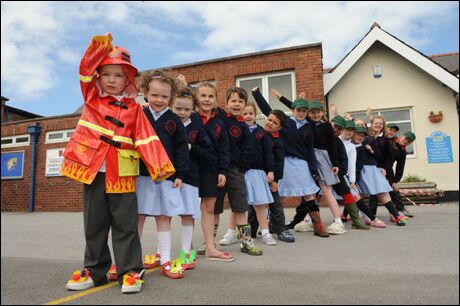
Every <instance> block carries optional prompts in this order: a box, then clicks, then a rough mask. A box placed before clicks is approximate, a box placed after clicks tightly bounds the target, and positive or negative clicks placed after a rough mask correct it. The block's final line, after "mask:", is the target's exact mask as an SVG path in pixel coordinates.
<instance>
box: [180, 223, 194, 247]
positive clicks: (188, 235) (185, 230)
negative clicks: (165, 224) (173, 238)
mask: <svg viewBox="0 0 460 306" xmlns="http://www.w3.org/2000/svg"><path fill="white" fill-rule="evenodd" d="M192 239H193V226H192V225H182V250H184V252H185V253H186V254H188V253H190V248H191V246H192Z"/></svg>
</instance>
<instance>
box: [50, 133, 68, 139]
mask: <svg viewBox="0 0 460 306" xmlns="http://www.w3.org/2000/svg"><path fill="white" fill-rule="evenodd" d="M63 138H64V133H62V132H61V133H50V134H49V135H48V139H49V140H55V139H63Z"/></svg>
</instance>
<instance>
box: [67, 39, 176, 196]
mask: <svg viewBox="0 0 460 306" xmlns="http://www.w3.org/2000/svg"><path fill="white" fill-rule="evenodd" d="M115 48H117V47H115ZM111 51H114V48H113V47H112V43H111V38H110V37H109V36H95V37H93V39H92V41H91V43H90V45H89V46H88V48H87V50H86V53H85V55H84V56H83V58H82V60H81V63H80V85H81V89H82V93H83V98H84V102H85V105H84V109H83V113H82V115H81V117H80V120H79V121H78V124H77V127H76V129H75V132H74V133H73V135H72V137H71V139H70V141H69V143H68V144H67V147H66V150H65V152H64V162H63V164H62V167H61V169H60V171H61V173H62V174H63V175H65V176H67V177H70V178H72V179H75V180H77V181H79V182H83V183H85V184H91V183H92V182H93V180H94V178H95V176H96V174H97V173H98V171H99V169H100V168H101V165H102V163H103V162H104V160H105V162H106V192H107V193H127V192H134V191H135V190H136V184H135V183H136V178H135V177H136V176H137V175H139V158H142V160H143V161H144V162H145V165H146V166H147V169H148V171H149V173H150V176H151V178H152V179H153V180H163V179H166V178H168V177H169V176H171V175H172V174H173V173H174V171H175V169H174V166H173V165H172V163H171V161H170V160H169V158H168V155H167V153H166V152H165V150H164V148H163V145H162V144H161V142H160V140H159V138H158V136H157V135H156V133H155V131H154V130H153V128H152V126H151V125H150V123H149V121H148V120H147V118H146V117H145V115H144V114H143V112H142V108H141V106H140V105H139V104H137V103H136V102H135V101H134V98H135V97H136V95H137V90H135V92H134V90H133V89H135V85H134V75H133V73H132V72H133V69H134V70H136V69H135V68H134V67H133V66H130V62H129V55H126V54H123V56H124V57H123V60H126V58H128V62H129V65H122V66H123V69H124V71H125V73H126V72H128V73H127V75H128V78H129V79H130V82H131V84H130V85H129V86H128V87H127V89H126V90H125V93H124V94H125V95H124V96H123V97H122V98H121V99H120V100H119V101H118V100H117V99H116V98H114V97H113V96H111V95H106V96H103V95H101V93H102V91H101V89H100V87H99V85H98V84H97V72H96V69H97V67H98V66H99V65H100V64H101V63H102V62H103V61H104V59H106V61H104V63H105V62H107V56H108V55H109V52H111ZM115 56H116V55H115ZM127 68H128V69H127ZM129 69H131V71H129ZM136 71H137V70H136ZM133 86H134V87H133ZM128 89H129V90H128ZM127 96H128V97H127ZM160 172H162V173H165V175H164V176H162V177H159V176H158V175H159V173H160Z"/></svg>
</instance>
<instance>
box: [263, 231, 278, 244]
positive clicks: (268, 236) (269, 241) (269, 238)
mask: <svg viewBox="0 0 460 306" xmlns="http://www.w3.org/2000/svg"><path fill="white" fill-rule="evenodd" d="M262 241H263V242H264V243H265V244H266V245H276V240H275V239H273V236H272V235H271V234H265V235H263V236H262Z"/></svg>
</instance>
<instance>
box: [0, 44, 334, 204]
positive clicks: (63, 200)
mask: <svg viewBox="0 0 460 306" xmlns="http://www.w3.org/2000/svg"><path fill="white" fill-rule="evenodd" d="M172 70H173V71H175V72H178V73H182V74H184V75H185V77H186V78H187V80H188V81H189V82H197V81H204V80H215V82H216V86H217V88H218V101H219V104H220V105H223V104H224V99H225V98H224V97H225V93H226V90H227V88H229V87H230V86H234V85H235V84H236V78H237V77H241V76H247V75H254V74H265V73H272V72H277V71H286V70H293V71H295V74H296V78H295V79H296V88H297V92H302V91H305V93H306V98H307V99H308V100H310V99H317V100H320V101H322V102H323V103H324V101H325V100H324V92H323V77H322V73H323V67H322V50H321V45H315V46H312V47H306V48H298V49H293V50H287V51H282V52H275V53H268V54H259V55H254V56H249V57H240V58H233V59H226V60H222V61H213V62H212V63H203V64H192V65H190V66H181V67H176V68H172ZM79 117H80V116H79V115H69V116H60V117H50V118H40V119H34V120H27V121H20V122H14V123H6V124H5V123H4V124H2V129H1V134H2V137H6V136H14V135H19V134H27V126H29V125H32V124H34V123H35V122H38V123H39V124H40V126H41V132H40V137H39V140H38V150H37V157H36V161H37V162H36V177H35V178H36V186H35V211H81V210H82V207H83V200H82V192H83V184H81V183H78V182H75V181H73V180H71V179H68V178H66V177H62V176H59V177H46V176H45V163H46V150H47V149H55V148H64V147H65V146H66V145H67V143H66V142H63V143H56V144H45V135H46V132H48V131H57V130H66V129H73V128H75V126H76V124H77V122H78V119H79ZM18 150H24V151H25V161H24V177H23V179H15V180H2V184H1V185H2V187H1V191H2V195H1V210H2V211H27V209H28V206H29V188H30V173H31V146H28V147H17V148H8V149H2V152H9V151H18ZM298 203H299V199H286V200H285V204H286V205H285V206H288V207H289V206H290V207H292V206H296V205H297V204H298ZM227 206H228V205H227Z"/></svg>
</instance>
